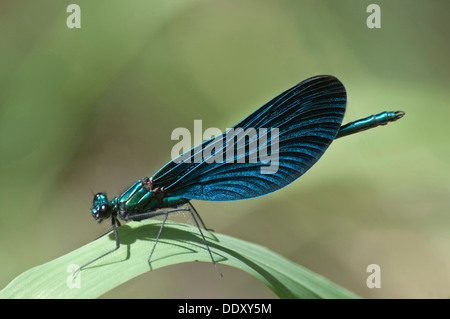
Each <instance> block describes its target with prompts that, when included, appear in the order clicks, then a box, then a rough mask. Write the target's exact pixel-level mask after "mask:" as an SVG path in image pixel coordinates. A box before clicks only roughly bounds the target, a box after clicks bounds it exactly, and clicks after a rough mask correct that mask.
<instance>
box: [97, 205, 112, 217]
mask: <svg viewBox="0 0 450 319" xmlns="http://www.w3.org/2000/svg"><path fill="white" fill-rule="evenodd" d="M99 214H100V217H101V218H108V217H109V216H110V215H111V207H110V206H109V205H102V206H100V209H99Z"/></svg>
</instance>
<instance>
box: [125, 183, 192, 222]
mask: <svg viewBox="0 0 450 319" xmlns="http://www.w3.org/2000/svg"><path fill="white" fill-rule="evenodd" d="M187 202H188V200H187V199H184V198H181V197H173V196H167V195H165V194H164V192H163V190H161V189H159V188H155V189H152V185H151V181H150V179H149V178H147V177H146V178H143V179H140V180H138V181H137V182H136V183H135V184H134V185H133V186H131V187H130V188H129V189H128V190H127V191H126V192H125V193H123V194H122V196H120V199H119V216H120V217H121V218H124V217H126V216H130V215H136V214H141V213H144V212H149V211H153V210H156V209H158V208H165V207H176V206H178V205H182V204H185V203H187Z"/></svg>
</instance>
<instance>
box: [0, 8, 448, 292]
mask: <svg viewBox="0 0 450 319" xmlns="http://www.w3.org/2000/svg"><path fill="white" fill-rule="evenodd" d="M70 3H71V1H54V0H51V1H50V0H41V1H32V0H28V1H25V0H22V1H12V0H11V1H5V0H3V1H1V2H0V47H1V49H0V55H1V56H0V66H1V69H0V151H1V156H0V207H1V213H0V242H1V246H0V247H1V248H0V267H1V268H0V270H1V272H0V288H2V287H4V286H5V285H6V284H8V283H9V282H10V281H11V280H12V279H13V278H14V277H16V276H17V275H19V274H20V273H22V272H23V271H25V270H27V269H29V268H31V267H33V266H36V265H38V264H41V263H45V262H47V261H49V260H51V259H54V258H56V257H58V256H61V255H63V254H65V253H67V252H69V251H71V250H73V249H75V248H77V247H80V246H82V245H83V244H86V243H88V242H90V241H92V240H94V239H95V238H96V237H97V236H99V235H101V234H102V232H103V231H104V230H105V228H102V227H101V226H98V225H97V224H96V223H95V222H94V221H93V219H92V218H91V216H90V213H89V208H90V207H91V204H92V202H91V201H92V192H99V191H104V192H107V193H108V194H109V195H110V196H113V195H119V194H120V193H121V192H122V191H123V190H124V189H125V188H126V187H128V186H130V185H131V184H132V183H134V182H135V181H136V180H137V179H139V178H142V177H145V176H151V175H152V174H153V173H154V172H156V171H157V170H158V169H159V168H160V167H161V166H162V165H163V164H165V163H166V162H167V161H168V160H170V151H171V149H172V147H173V145H174V144H175V143H176V141H172V140H171V139H170V135H171V132H172V130H173V129H175V128H177V127H186V128H188V129H192V128H193V121H194V119H201V120H203V128H207V127H218V128H220V129H222V130H224V129H225V128H227V127H230V126H232V125H234V124H236V123H237V122H238V121H240V120H241V119H243V118H244V117H245V116H247V115H248V114H250V113H251V112H252V111H254V110H255V109H256V108H257V107H259V106H261V105H262V104H263V103H265V102H266V101H268V100H269V99H271V98H272V97H274V96H275V95H277V94H278V93H280V92H282V91H283V90H285V89H287V88H289V87H291V86H292V85H294V84H296V83H297V82H299V81H301V80H303V79H306V78H308V77H310V76H313V75H317V74H332V75H335V76H337V77H338V78H339V79H340V80H341V81H342V82H343V83H344V84H345V86H346V88H347V95H348V106H347V112H346V116H345V119H344V122H349V121H352V120H356V119H359V118H362V117H365V116H368V115H370V114H374V113H378V112H381V111H387V110H391V111H395V110H404V111H405V112H406V116H405V118H404V119H402V120H401V121H399V122H397V123H393V124H390V125H388V126H387V127H382V128H378V129H376V130H373V131H370V132H365V133H361V134H358V135H355V136H350V137H347V138H345V139H341V140H338V141H336V142H334V143H333V144H332V145H331V147H330V148H329V150H328V152H327V153H326V154H325V155H324V156H323V157H322V159H321V160H320V161H319V162H318V163H317V164H316V165H315V166H314V167H313V168H312V169H311V170H310V171H309V172H308V173H307V174H306V175H305V176H303V177H302V178H301V179H300V180H298V181H297V182H295V183H293V184H292V185H290V186H289V187H287V188H285V189H283V190H282V191H279V192H276V193H274V194H271V195H268V196H265V197H262V198H257V199H253V200H247V201H239V202H228V203H215V202H198V201H197V202H194V205H195V207H196V208H197V210H198V211H199V212H200V213H201V215H202V217H203V220H204V221H205V223H206V224H207V225H208V226H209V227H211V228H214V229H215V230H216V231H217V232H221V233H225V234H228V235H231V236H235V237H238V238H241V239H245V240H248V241H252V242H255V243H258V244H261V245H264V246H267V247H268V248H270V249H272V250H274V251H275V252H278V253H280V254H282V255H283V256H285V257H287V258H289V259H291V260H293V261H295V262H296V263H299V264H301V265H303V266H305V267H307V268H309V269H311V270H313V271H315V272H317V273H319V274H321V275H323V276H325V277H327V278H329V279H330V280H332V281H334V282H335V283H337V284H339V285H341V286H343V287H345V288H347V289H349V290H351V291H353V292H355V293H357V294H359V295H360V296H362V297H367V298H448V297H449V295H450V289H449V287H450V285H449V283H450V273H449V269H450V268H449V266H450V249H449V247H450V231H449V230H448V229H449V227H450V214H449V208H450V204H449V194H450V183H449V182H450V170H449V168H450V150H449V142H448V138H449V133H450V129H449V125H448V121H449V118H450V109H449V107H448V105H449V103H450V96H449V91H448V88H449V84H450V80H449V79H450V78H449V76H448V74H449V70H450V68H449V63H450V62H449V59H448V57H449V51H450V50H449V48H450V42H449V40H448V34H449V32H450V24H449V22H448V17H447V16H448V12H449V11H450V3H449V2H448V1H425V0H422V1H410V0H408V1H407V0H397V1H387V0H386V1H380V0H378V1H375V3H377V4H378V5H380V7H381V26H382V27H381V29H369V28H368V27H367V26H366V19H367V16H368V15H369V14H368V13H367V12H366V8H367V6H368V5H369V4H370V3H373V1H361V0H341V1H295V0H292V1H269V0H253V1H250V0H248V1H237V0H220V1H219V0H217V1H214V0H170V1H163V0H151V1H124V0H121V1H118V0H107V1H106V0H97V1H87V0H78V1H76V2H74V3H76V4H78V5H79V6H80V7H81V26H82V27H81V29H68V28H67V26H66V19H67V17H68V15H69V14H68V13H66V8H67V6H68V5H69V4H70ZM111 245H112V246H113V245H114V244H113V243H111ZM112 246H111V247H112ZM109 248H110V247H108V248H107V247H105V251H106V250H107V249H109ZM150 249H151V247H149V251H150ZM76 262H77V261H74V263H76ZM373 263H375V264H379V265H380V266H381V285H382V286H381V288H380V289H369V288H367V286H366V278H367V276H368V275H369V274H368V273H367V272H366V267H367V266H368V265H369V264H373ZM221 268H222V272H223V273H224V276H225V277H224V279H221V278H220V277H219V276H218V275H217V272H216V270H215V269H214V267H213V266H212V265H211V264H210V263H189V264H182V265H176V266H171V267H167V268H164V269H158V270H155V271H152V272H148V273H146V274H144V275H142V276H140V277H139V278H136V279H134V280H132V281H129V282H127V283H125V284H124V285H122V286H120V287H118V288H117V289H115V290H113V291H111V292H110V293H108V294H107V295H105V296H104V297H120V298H128V297H137V298H140V297H142V298H147V297H149V298H152V297H153V298H154V297H158V298H185V297H186V298H195V297H203V298H254V297H255V298H257V297H261V298H266V297H267V298H271V297H275V296H274V295H273V294H272V293H271V292H270V291H269V290H268V289H267V288H266V287H265V286H263V285H262V284H261V283H260V282H259V281H257V280H256V279H254V278H253V277H251V276H249V275H248V274H246V273H243V272H241V271H239V270H237V269H233V268H230V267H226V266H222V267H221ZM62 271H65V270H62Z"/></svg>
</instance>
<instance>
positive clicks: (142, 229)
mask: <svg viewBox="0 0 450 319" xmlns="http://www.w3.org/2000/svg"><path fill="white" fill-rule="evenodd" d="M160 225H161V222H160V221H157V220H146V221H142V222H131V223H128V224H126V225H123V226H122V227H120V228H119V229H118V232H119V238H120V243H121V246H120V248H119V249H118V250H117V251H115V252H114V253H112V254H109V255H107V256H105V257H103V258H101V259H100V260H98V261H96V262H95V263H93V264H91V265H89V266H87V267H86V268H83V270H82V271H81V272H80V273H79V274H78V276H77V277H76V278H75V279H74V277H73V276H72V273H73V272H74V271H75V270H76V269H77V267H78V265H82V264H84V263H86V262H88V261H90V260H92V259H94V258H96V257H98V256H100V255H101V254H103V253H105V252H106V251H107V248H106V247H108V248H109V247H110V248H111V249H112V248H114V247H115V241H114V234H112V233H110V234H108V235H105V236H103V237H101V238H99V239H97V240H96V241H94V242H92V243H89V244H87V245H85V246H83V247H81V248H79V249H76V250H74V251H72V252H70V253H68V254H66V255H64V256H62V257H59V258H57V259H55V260H52V261H50V262H48V263H45V264H43V265H40V266H37V267H34V268H32V269H30V270H28V271H26V272H24V273H23V274H21V275H19V276H18V277H17V278H15V279H14V280H13V281H12V282H11V283H10V284H9V285H8V286H6V287H5V288H4V289H3V290H2V291H0V298H96V297H99V296H101V295H102V294H104V293H106V292H107V291H109V290H111V289H113V288H115V287H117V286H118V285H120V284H122V283H124V282H125V281H127V280H130V279H132V278H134V277H136V276H138V275H140V274H142V273H144V272H146V271H149V270H150V267H149V265H148V263H147V258H148V255H149V251H150V249H151V247H152V246H153V243H154V237H153V236H154V234H156V233H157V232H158V230H159V228H160ZM204 235H205V237H206V240H207V242H208V245H209V247H210V249H211V252H212V253H213V256H214V259H215V260H216V262H218V263H219V267H220V264H226V265H230V266H233V267H237V268H239V269H242V270H244V271H246V272H248V273H250V274H251V275H253V276H255V277H256V278H258V279H259V280H260V281H261V282H263V283H264V284H265V285H266V286H267V287H268V288H269V289H271V290H272V291H273V292H274V293H275V294H276V295H278V296H279V297H280V298H357V296H356V295H354V294H352V293H350V292H349V291H347V290H345V289H344V288H341V287H339V286H337V285H335V284H333V283H331V282H330V281H329V280H327V279H325V278H324V277H322V276H320V275H317V274H315V273H313V272H311V271H309V270H307V269H305V268H303V267H302V266H299V265H297V264H295V263H293V262H291V261H289V260H287V259H286V258H284V257H282V256H280V255H278V254H276V253H274V252H272V251H270V250H268V249H267V248H264V247H261V246H259V245H255V244H252V243H249V242H246V241H243V240H239V239H236V238H233V237H229V236H226V235H222V234H218V233H213V232H208V231H204ZM188 261H211V259H210V256H209V254H208V251H207V250H206V247H205V245H204V244H203V241H202V239H201V237H200V235H199V232H198V229H197V228H196V227H193V226H191V225H186V224H178V223H173V222H167V223H166V225H165V227H164V230H163V232H162V234H161V238H160V239H159V241H158V245H157V248H156V249H155V252H154V254H153V256H152V263H151V265H152V268H153V269H157V268H160V267H164V266H167V265H172V264H176V263H182V262H188ZM71 287H72V288H71Z"/></svg>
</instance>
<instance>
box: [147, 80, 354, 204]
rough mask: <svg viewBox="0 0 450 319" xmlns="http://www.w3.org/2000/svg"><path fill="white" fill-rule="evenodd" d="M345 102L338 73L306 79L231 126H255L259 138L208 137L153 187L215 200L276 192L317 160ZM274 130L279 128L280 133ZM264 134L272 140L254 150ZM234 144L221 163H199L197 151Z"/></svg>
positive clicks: (338, 123)
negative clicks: (263, 154) (262, 156)
mask: <svg viewBox="0 0 450 319" xmlns="http://www.w3.org/2000/svg"><path fill="white" fill-rule="evenodd" d="M346 100H347V98H346V92H345V88H344V86H343V84H342V83H341V82H340V81H339V80H338V79H336V78H335V77H332V76H328V75H323V76H315V77H312V78H309V79H307V80H304V81H302V82H300V83H299V84H297V85H296V86H294V87H292V88H290V89H289V90H287V91H285V92H283V93H281V94H280V95H278V96H277V97H275V98H274V99H272V100H271V101H270V102H268V103H266V104H265V105H263V106H262V107H261V108H259V109H258V110H256V111H255V112H253V113H252V114H250V115H249V116H248V117H247V118H245V119H244V120H242V121H241V122H240V123H238V124H237V125H235V126H234V127H233V129H236V128H242V129H243V130H246V129H247V130H249V132H250V130H251V128H254V129H255V131H256V132H258V134H257V135H256V138H255V137H254V136H255V135H253V138H249V137H248V136H245V135H244V134H241V135H237V137H236V136H233V135H228V137H227V132H225V133H224V134H222V136H221V138H222V140H220V139H219V140H218V139H211V140H208V141H205V142H204V143H202V144H201V147H200V146H197V147H195V148H193V149H192V150H190V151H188V152H186V153H185V154H182V155H180V158H183V159H185V160H184V161H183V162H181V163H177V162H178V161H177V159H175V160H174V161H171V162H169V163H167V164H166V165H165V166H164V167H163V168H161V169H160V170H159V171H158V172H157V173H156V174H155V175H154V176H153V179H152V181H153V185H154V187H164V189H165V193H166V194H168V195H170V196H180V197H183V198H186V199H199V200H213V201H226V200H239V199H247V198H253V197H258V196H262V195H265V194H268V193H271V192H274V191H276V190H278V189H280V188H282V187H284V186H286V185H288V184H290V183H291V182H293V181H294V180H296V179H297V178H299V177H300V176H302V175H303V174H304V173H305V172H306V171H307V170H308V169H309V168H310V167H311V166H313V165H314V164H315V163H316V162H317V161H318V160H319V158H320V157H321V156H322V154H323V153H324V152H325V151H326V149H327V148H328V146H329V145H330V144H331V142H332V141H333V139H334V138H335V137H336V134H337V132H338V131H339V128H340V126H341V123H342V119H343V117H344V113H345V105H346ZM261 128H267V129H268V132H267V133H264V131H263V130H262V131H260V130H259V129H261ZM273 128H278V135H277V134H275V131H274V130H273ZM276 137H278V152H276V147H275V146H276V144H275V142H276ZM263 138H265V139H266V140H267V141H269V142H268V143H260V144H261V145H258V147H256V148H255V147H254V145H255V144H254V143H255V141H256V142H260V141H263ZM213 143H215V144H213ZM230 147H232V149H233V152H232V156H225V155H224V160H223V161H220V162H212V163H207V161H205V160H206V159H207V158H208V157H206V158H205V160H203V161H201V162H199V161H198V159H199V157H198V151H200V152H203V151H205V150H208V149H209V151H208V152H206V153H207V154H211V156H213V155H215V154H218V153H220V152H221V151H223V152H224V153H225V152H226V151H228V150H229V148H230ZM211 149H213V150H214V152H211ZM261 151H266V152H267V154H269V156H271V157H272V158H273V159H272V162H271V163H265V162H264V161H261V159H260V158H259V157H260V156H258V155H259V154H260V152H261ZM271 152H272V153H271ZM196 153H197V157H196ZM201 154H203V153H201ZM276 157H278V161H275V158H276ZM209 158H211V157H209ZM226 160H228V161H229V162H228V163H227V162H226ZM243 160H244V162H243V163H241V162H239V161H243ZM196 161H197V163H195V162H196ZM252 161H253V162H252ZM270 165H272V166H270ZM277 166H278V167H277ZM269 167H272V169H273V171H272V172H270V173H265V174H264V173H262V170H261V169H262V168H266V169H268V168H269Z"/></svg>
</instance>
